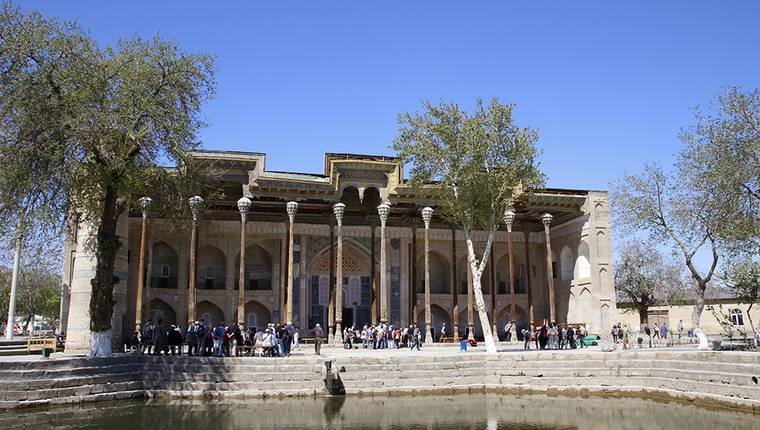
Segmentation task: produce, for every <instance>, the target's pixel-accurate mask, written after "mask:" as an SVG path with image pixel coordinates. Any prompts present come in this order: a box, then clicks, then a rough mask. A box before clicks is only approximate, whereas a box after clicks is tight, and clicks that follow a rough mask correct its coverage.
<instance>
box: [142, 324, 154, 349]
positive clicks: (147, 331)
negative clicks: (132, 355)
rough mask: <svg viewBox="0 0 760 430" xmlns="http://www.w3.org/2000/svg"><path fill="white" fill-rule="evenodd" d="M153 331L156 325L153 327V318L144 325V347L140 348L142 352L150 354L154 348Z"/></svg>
mask: <svg viewBox="0 0 760 430" xmlns="http://www.w3.org/2000/svg"><path fill="white" fill-rule="evenodd" d="M153 333H154V327H153V320H152V319H148V323H147V324H145V327H143V332H142V341H143V344H142V347H141V348H140V354H148V355H150V354H151V352H152V349H153V342H154V340H153Z"/></svg>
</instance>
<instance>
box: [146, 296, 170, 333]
mask: <svg viewBox="0 0 760 430" xmlns="http://www.w3.org/2000/svg"><path fill="white" fill-rule="evenodd" d="M148 315H149V316H150V319H152V320H153V321H154V322H158V320H163V323H162V324H163V326H164V328H166V327H168V326H170V325H172V324H177V313H176V312H175V311H174V308H173V307H172V305H170V304H168V303H166V302H165V301H163V300H161V299H153V300H151V301H150V304H149V306H148Z"/></svg>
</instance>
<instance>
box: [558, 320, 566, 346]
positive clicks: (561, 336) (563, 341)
mask: <svg viewBox="0 0 760 430" xmlns="http://www.w3.org/2000/svg"><path fill="white" fill-rule="evenodd" d="M559 332H560V334H559V349H565V346H567V327H565V326H564V325H563V326H562V328H560V329H559Z"/></svg>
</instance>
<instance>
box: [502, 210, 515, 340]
mask: <svg viewBox="0 0 760 430" xmlns="http://www.w3.org/2000/svg"><path fill="white" fill-rule="evenodd" d="M514 221H515V213H514V212H513V211H512V210H507V211H506V212H504V222H505V223H506V225H507V259H508V260H509V321H510V322H511V323H512V328H513V329H514V330H515V332H516V331H517V326H516V325H515V321H516V319H515V318H516V317H515V312H517V304H516V303H515V272H514V263H513V260H514V256H513V255H512V224H513V223H514ZM516 338H517V337H515V339H516Z"/></svg>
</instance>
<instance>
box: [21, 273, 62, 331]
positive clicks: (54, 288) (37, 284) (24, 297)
mask: <svg viewBox="0 0 760 430" xmlns="http://www.w3.org/2000/svg"><path fill="white" fill-rule="evenodd" d="M60 307H61V275H60V273H55V272H51V271H49V270H45V269H44V268H33V269H31V270H24V271H22V272H21V279H20V282H19V291H18V315H19V316H23V317H24V326H26V325H28V324H29V322H30V321H32V319H34V317H35V316H36V315H39V316H41V317H43V318H46V319H47V320H48V321H50V322H51V323H56V322H57V321H58V313H59V310H60Z"/></svg>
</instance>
